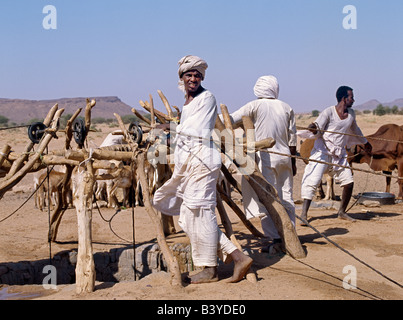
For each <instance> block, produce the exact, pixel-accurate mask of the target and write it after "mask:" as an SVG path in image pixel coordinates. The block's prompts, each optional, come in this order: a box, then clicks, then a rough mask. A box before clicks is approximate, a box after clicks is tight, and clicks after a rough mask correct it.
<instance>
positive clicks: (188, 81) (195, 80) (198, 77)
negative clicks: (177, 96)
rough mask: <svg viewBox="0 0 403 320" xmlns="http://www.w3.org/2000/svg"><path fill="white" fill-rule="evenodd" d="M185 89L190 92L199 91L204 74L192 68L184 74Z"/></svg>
mask: <svg viewBox="0 0 403 320" xmlns="http://www.w3.org/2000/svg"><path fill="white" fill-rule="evenodd" d="M182 80H183V82H184V85H185V90H186V92H188V93H192V92H197V90H198V89H199V88H200V85H201V82H202V74H201V73H200V72H199V71H196V70H190V71H188V72H185V73H184V74H183V75H182Z"/></svg>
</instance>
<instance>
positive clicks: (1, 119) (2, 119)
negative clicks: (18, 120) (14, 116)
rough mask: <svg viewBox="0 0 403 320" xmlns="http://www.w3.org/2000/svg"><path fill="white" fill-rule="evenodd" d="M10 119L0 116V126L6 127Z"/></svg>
mask: <svg viewBox="0 0 403 320" xmlns="http://www.w3.org/2000/svg"><path fill="white" fill-rule="evenodd" d="M8 120H9V119H8V118H6V117H5V116H1V115H0V126H5V125H7V123H8Z"/></svg>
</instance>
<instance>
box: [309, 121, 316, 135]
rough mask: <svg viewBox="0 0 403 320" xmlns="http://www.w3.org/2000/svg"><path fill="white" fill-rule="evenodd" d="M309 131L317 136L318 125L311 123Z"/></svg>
mask: <svg viewBox="0 0 403 320" xmlns="http://www.w3.org/2000/svg"><path fill="white" fill-rule="evenodd" d="M308 130H309V131H311V132H312V133H313V134H317V133H318V126H317V125H316V123H311V124H310V125H309V126H308Z"/></svg>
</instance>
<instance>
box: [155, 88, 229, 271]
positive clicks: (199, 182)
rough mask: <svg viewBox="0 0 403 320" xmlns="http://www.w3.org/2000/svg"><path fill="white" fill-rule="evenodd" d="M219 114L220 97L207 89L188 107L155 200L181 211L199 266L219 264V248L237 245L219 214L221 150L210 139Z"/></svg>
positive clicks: (171, 211) (163, 209)
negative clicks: (168, 175) (220, 222)
mask: <svg viewBox="0 0 403 320" xmlns="http://www.w3.org/2000/svg"><path fill="white" fill-rule="evenodd" d="M216 118H217V104H216V100H215V98H214V96H213V95H212V94H211V93H210V92H209V91H207V90H205V91H204V92H202V93H201V94H199V95H198V96H197V97H195V98H194V99H193V100H192V101H191V102H190V103H189V104H188V105H186V106H184V107H183V111H182V116H181V124H180V125H179V126H178V127H177V130H176V131H177V134H176V138H175V142H176V147H175V169H174V172H173V174H172V177H171V179H169V180H168V181H167V182H166V183H165V184H164V185H163V186H162V187H161V188H159V189H158V190H157V191H156V192H155V194H154V199H153V206H154V207H155V208H156V209H157V210H159V211H161V212H162V213H164V214H167V215H178V214H180V217H179V220H178V223H179V226H180V227H181V228H182V229H183V230H184V231H185V232H186V234H187V235H188V237H189V239H190V242H191V245H192V258H193V262H194V264H195V265H196V266H209V267H212V266H216V265H217V252H219V251H222V253H223V254H224V255H226V254H231V253H232V252H233V251H235V250H236V249H237V248H236V246H235V245H234V244H233V243H232V242H231V241H230V240H229V239H228V238H227V237H226V236H225V235H224V234H223V232H222V231H221V230H220V229H219V227H218V224H217V220H216V215H215V207H216V192H217V190H216V185H217V179H218V175H219V173H220V168H221V154H220V152H219V151H218V150H217V149H216V147H215V145H214V144H213V142H212V141H211V140H210V139H211V134H212V131H213V129H214V126H215V120H216Z"/></svg>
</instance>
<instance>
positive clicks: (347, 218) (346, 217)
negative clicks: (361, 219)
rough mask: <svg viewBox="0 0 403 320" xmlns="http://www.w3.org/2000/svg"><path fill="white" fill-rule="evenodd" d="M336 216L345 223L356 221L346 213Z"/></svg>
mask: <svg viewBox="0 0 403 320" xmlns="http://www.w3.org/2000/svg"><path fill="white" fill-rule="evenodd" d="M337 216H338V218H339V219H343V220H347V221H350V222H355V221H357V220H356V219H353V218H351V217H350V216H349V215H347V213H344V212H343V213H339V214H338V215H337Z"/></svg>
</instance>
